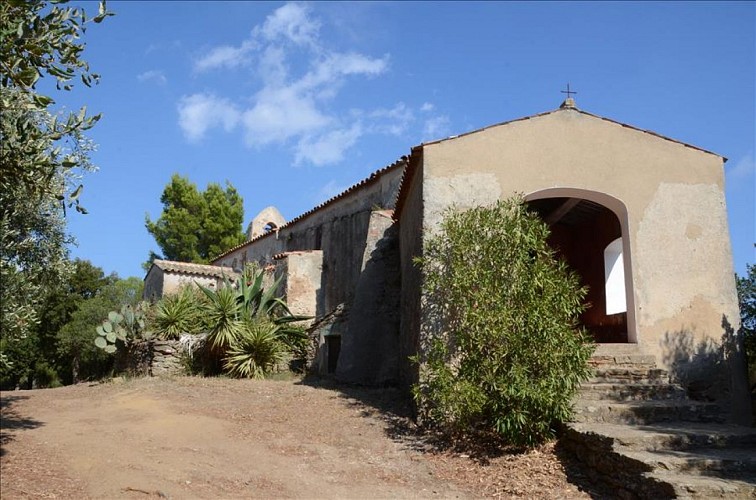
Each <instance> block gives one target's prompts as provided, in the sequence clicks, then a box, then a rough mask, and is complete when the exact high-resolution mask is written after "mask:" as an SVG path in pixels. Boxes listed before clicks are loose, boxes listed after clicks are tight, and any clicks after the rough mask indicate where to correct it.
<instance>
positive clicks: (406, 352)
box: [399, 158, 424, 388]
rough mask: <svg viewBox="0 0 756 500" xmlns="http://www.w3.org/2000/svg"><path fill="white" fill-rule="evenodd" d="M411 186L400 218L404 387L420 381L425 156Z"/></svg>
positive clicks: (400, 347)
mask: <svg viewBox="0 0 756 500" xmlns="http://www.w3.org/2000/svg"><path fill="white" fill-rule="evenodd" d="M419 161H420V164H419V165H418V166H417V169H416V171H415V174H414V176H413V178H412V180H411V183H410V185H409V188H408V189H407V194H406V198H405V200H404V206H403V207H402V212H401V214H400V219H399V254H400V263H401V264H400V265H401V286H402V289H401V307H400V311H401V313H400V327H399V329H400V337H399V379H400V383H401V384H402V386H403V387H404V388H408V387H410V386H411V385H412V384H414V383H416V382H417V381H418V370H417V366H416V365H414V364H413V363H411V362H410V360H409V357H410V356H414V355H415V354H417V352H418V347H419V346H418V343H419V339H420V325H421V293H420V290H421V287H422V273H421V272H420V269H419V268H418V267H417V265H416V264H415V263H414V261H413V259H414V258H415V257H421V256H422V253H423V242H422V232H423V224H424V218H423V213H424V210H423V203H424V192H423V177H424V168H423V161H422V158H421V159H420V160H419Z"/></svg>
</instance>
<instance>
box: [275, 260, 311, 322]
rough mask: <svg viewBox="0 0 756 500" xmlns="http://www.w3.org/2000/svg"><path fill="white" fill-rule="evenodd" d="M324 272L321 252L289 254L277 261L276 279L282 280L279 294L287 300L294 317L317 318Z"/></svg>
mask: <svg viewBox="0 0 756 500" xmlns="http://www.w3.org/2000/svg"><path fill="white" fill-rule="evenodd" d="M322 271H323V252H321V251H320V250H310V251H307V252H294V253H288V254H285V255H284V256H283V257H281V258H279V259H278V260H277V261H276V271H275V274H276V279H279V278H280V279H281V285H280V289H279V291H278V293H279V295H281V296H284V297H285V298H286V305H287V306H288V307H289V310H290V311H291V313H292V314H293V315H295V316H311V317H313V318H314V317H315V316H316V313H317V305H318V300H319V296H320V293H321V291H320V280H321V273H322Z"/></svg>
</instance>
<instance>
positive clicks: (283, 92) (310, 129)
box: [242, 87, 332, 145]
mask: <svg viewBox="0 0 756 500" xmlns="http://www.w3.org/2000/svg"><path fill="white" fill-rule="evenodd" d="M331 121H332V119H331V118H330V117H328V116H326V115H325V114H323V113H322V112H321V111H320V110H319V109H318V108H317V104H316V102H315V100H314V99H313V98H312V96H310V95H308V94H306V93H301V92H297V91H296V89H293V88H292V87H283V88H280V89H274V88H268V87H266V88H264V89H263V90H262V91H260V92H259V93H258V94H257V95H256V96H255V104H254V106H253V107H252V108H250V109H248V110H246V111H245V112H244V114H243V118H242V122H243V125H244V128H245V132H246V134H245V138H246V142H247V144H249V145H265V144H269V143H271V142H284V141H286V140H288V139H290V138H292V137H295V136H298V135H303V134H311V133H314V132H316V131H318V130H321V129H323V128H324V127H326V126H328V125H329V124H330V123H331Z"/></svg>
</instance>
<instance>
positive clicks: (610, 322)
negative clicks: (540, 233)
mask: <svg viewBox="0 0 756 500" xmlns="http://www.w3.org/2000/svg"><path fill="white" fill-rule="evenodd" d="M525 201H526V202H527V203H528V204H529V205H530V206H531V208H533V209H535V210H536V211H537V212H538V213H539V214H540V215H541V217H542V218H543V219H544V221H546V222H547V223H548V224H549V225H550V226H551V228H552V237H551V239H552V241H550V242H551V243H552V244H553V245H554V246H555V247H559V248H558V250H559V251H560V253H561V254H562V256H563V257H565V258H566V260H567V261H568V262H569V263H570V264H571V265H572V267H573V268H575V269H576V270H577V271H578V274H580V275H581V277H582V278H583V280H584V282H585V283H586V284H588V285H589V297H588V301H589V302H591V303H592V307H591V308H590V309H589V310H588V311H586V313H584V315H583V317H582V318H581V319H582V320H583V323H584V324H585V326H586V328H588V330H589V331H592V333H593V334H594V337H595V338H596V340H597V341H599V342H630V343H636V342H637V341H638V336H637V326H636V325H637V323H636V311H635V295H634V290H633V270H632V258H631V254H630V238H629V230H628V226H629V224H628V214H627V208H626V206H625V204H624V203H623V202H622V201H621V200H619V199H617V198H614V197H613V196H610V195H608V194H606V193H601V192H597V191H590V190H586V189H579V188H549V189H543V190H539V191H535V192H532V193H529V194H527V195H526V196H525ZM610 245H613V246H612V247H611V248H610V249H609V252H608V253H606V251H607V248H608V247H609V246H610ZM607 258H610V259H611V258H614V259H615V260H616V259H618V258H621V259H622V264H621V269H622V271H623V272H622V273H621V274H622V278H624V280H623V281H624V292H625V293H624V299H625V306H626V307H625V309H626V311H625V312H621V310H620V309H621V308H619V307H617V305H616V304H617V301H616V300H615V299H617V295H616V290H615V291H614V292H611V293H610V295H609V296H607V286H608V285H609V283H608V278H609V276H608V274H607V264H608V261H607ZM613 279H614V280H615V281H614V282H613V284H611V286H616V280H617V279H618V278H617V275H616V274H615V276H614V278H613ZM607 300H610V301H613V307H609V308H607V305H609V304H608V302H607ZM618 311H619V312H618Z"/></svg>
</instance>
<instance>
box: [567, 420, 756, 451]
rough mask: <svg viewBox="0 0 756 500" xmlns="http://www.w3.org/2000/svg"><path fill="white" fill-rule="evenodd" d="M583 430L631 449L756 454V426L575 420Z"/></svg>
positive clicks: (581, 430)
mask: <svg viewBox="0 0 756 500" xmlns="http://www.w3.org/2000/svg"><path fill="white" fill-rule="evenodd" d="M569 425H570V427H571V428H572V429H573V430H575V431H577V432H579V433H583V434H593V435H600V436H604V437H606V438H609V439H611V440H612V443H613V445H619V446H622V447H624V448H627V449H631V450H648V451H658V450H687V449H691V448H700V447H709V448H725V447H727V448H732V449H743V448H746V449H751V450H752V451H753V453H754V454H756V428H754V427H743V426H740V425H731V424H716V423H699V422H666V423H656V424H647V425H626V424H597V423H572V424H569Z"/></svg>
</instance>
